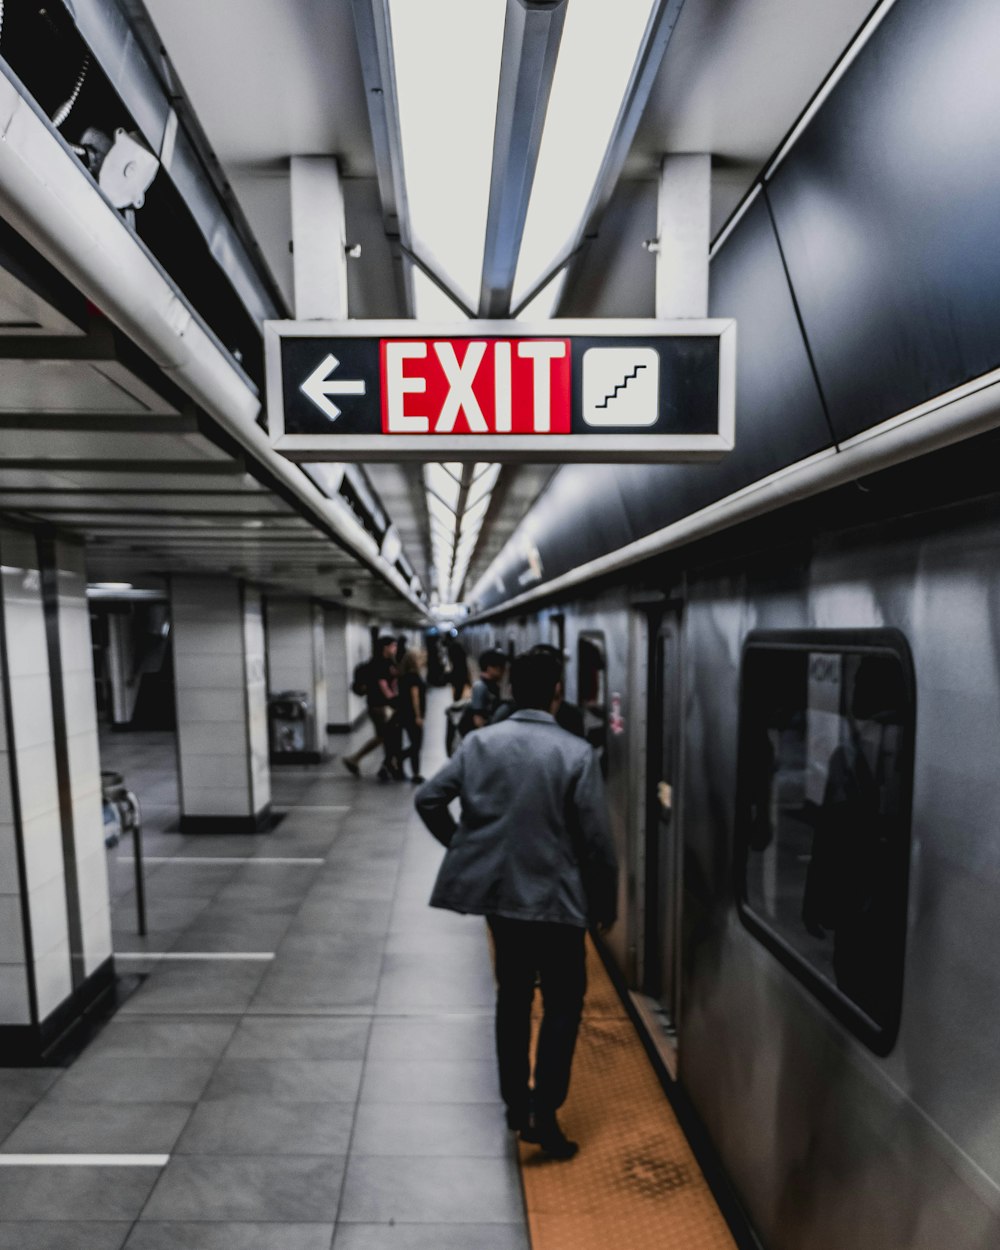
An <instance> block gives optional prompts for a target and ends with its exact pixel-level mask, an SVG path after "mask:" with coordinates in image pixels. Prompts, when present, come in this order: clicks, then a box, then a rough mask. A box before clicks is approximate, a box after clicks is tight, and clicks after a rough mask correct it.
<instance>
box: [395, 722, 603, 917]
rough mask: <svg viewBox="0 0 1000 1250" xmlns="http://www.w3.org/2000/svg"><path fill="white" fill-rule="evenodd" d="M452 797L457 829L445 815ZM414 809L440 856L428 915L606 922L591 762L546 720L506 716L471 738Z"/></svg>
mask: <svg viewBox="0 0 1000 1250" xmlns="http://www.w3.org/2000/svg"><path fill="white" fill-rule="evenodd" d="M455 798H459V799H461V804H462V810H461V819H460V820H459V822H458V824H457V825H456V823H455V820H454V819H453V818H452V815H451V813H450V812H449V811H448V804H449V803H450V802H451V801H452V799H455ZM415 802H416V807H417V811H418V812H419V813H420V816H421V818H422V819H423V821H424V823H425V824H426V825H427V827H428V829H430V831H431V833H433V834H434V836H435V837H436V838H437V839H438V841H440V842H442V843H443V844H444V845H445V846H446V847H447V848H448V853H447V855H445V858H444V863H443V864H442V865H441V871H440V872H439V873H438V878H437V882H436V883H435V886H434V892H433V894H432V895H431V906H432V907H446V908H449V909H450V910H451V911H459V912H472V913H475V914H477V915H496V916H508V917H510V918H512V919H515V920H545V921H554V922H555V923H558V924H571V925H577V926H585V925H586V924H587V923H588V920H589V921H592V922H595V923H599V924H610V923H612V922H613V920H614V918H615V909H616V901H617V881H618V879H617V866H616V863H615V852H614V847H613V845H612V842H611V831H610V827H609V821H608V808H607V800H606V798H605V794H604V782H603V780H602V778H601V770H600V766H599V764H598V760H597V756H596V754H595V752H594V751H593V749H592V748H591V747H590V746H589V745H588V744H587V743H586V742H584V741H583V740H581V739H580V738H576V737H574V736H573V735H572V734H569V733H567V732H566V731H565V730H564V729H560V728H559V726H558V725H557V724H556V722H555V720H554V719H553V717H552V716H550V715H549V713H548V712H538V711H532V710H530V709H526V710H523V711H520V712H515V713H514V714H513V715H512V716H510V717H509V718H508V719H507V720H505V721H503V722H501V723H500V724H498V725H486V726H484V727H483V728H482V729H480V730H479V731H478V732H477V733H474V734H470V735H469V736H468V737H467V738H465V739H464V740H463V742H462V745H461V746H460V747H459V749H458V751H457V752H456V753H455V754H454V755H453V756H452V758H451V759H450V760H449V761H448V763H447V764H445V766H444V767H443V768H442V769H441V770H440V772H438V773H437V774H436V776H434V777H432V778H431V779H430V780H429V781H426V782H424V784H423V785H422V786H421V787H420V789H419V790H418V791H417V795H416V800H415Z"/></svg>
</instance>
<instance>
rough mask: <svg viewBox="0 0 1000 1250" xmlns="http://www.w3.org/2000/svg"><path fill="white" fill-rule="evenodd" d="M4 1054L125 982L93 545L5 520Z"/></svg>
mask: <svg viewBox="0 0 1000 1250" xmlns="http://www.w3.org/2000/svg"><path fill="white" fill-rule="evenodd" d="M0 564H2V575H0V687H2V704H0V1063H10V1062H13V1063H18V1062H22V1063H28V1062H34V1061H36V1060H38V1059H41V1058H43V1057H44V1056H45V1055H46V1054H47V1053H48V1052H49V1051H50V1050H51V1048H52V1047H53V1046H54V1045H55V1044H56V1043H57V1042H58V1041H59V1039H60V1038H61V1037H62V1036H63V1035H64V1034H65V1033H66V1032H67V1030H69V1029H70V1028H71V1027H72V1026H73V1024H74V1022H75V1021H76V1020H78V1019H79V1018H80V1016H81V1015H82V1013H83V1012H84V1011H85V1010H86V1009H87V1008H88V1007H90V1006H92V1005H93V1003H94V1002H95V1000H96V999H97V998H99V997H100V996H101V995H102V994H105V993H107V992H108V991H109V990H110V988H111V985H112V982H113V980H114V965H113V961H112V958H111V923H110V906H109V895H108V880H107V860H106V856H105V850H104V824H103V814H102V807H101V777H100V758H99V754H98V745H97V715H96V708H95V703H94V689H93V683H94V676H93V669H92V663H91V647H90V617H89V613H88V609H87V602H86V578H85V574H84V567H83V551H82V549H81V548H76V547H73V546H69V545H65V544H62V543H57V542H51V541H47V540H46V541H44V542H43V543H41V544H39V542H38V541H36V538H35V536H34V535H33V534H31V533H28V532H25V531H20V530H15V529H11V528H5V527H0Z"/></svg>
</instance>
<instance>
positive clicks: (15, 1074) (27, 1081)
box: [0, 1068, 63, 1107]
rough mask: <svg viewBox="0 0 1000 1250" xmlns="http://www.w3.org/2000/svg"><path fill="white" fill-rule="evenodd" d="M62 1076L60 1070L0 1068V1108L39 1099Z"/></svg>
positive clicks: (61, 1070)
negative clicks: (8, 1104)
mask: <svg viewBox="0 0 1000 1250" xmlns="http://www.w3.org/2000/svg"><path fill="white" fill-rule="evenodd" d="M62 1074H63V1069H62V1068H0V1107H2V1106H3V1105H4V1103H7V1102H10V1103H14V1102H16V1103H18V1104H19V1105H20V1104H21V1103H23V1102H26V1101H29V1100H31V1101H33V1100H34V1099H36V1098H41V1096H42V1095H43V1094H44V1093H45V1091H46V1090H47V1089H49V1087H50V1086H52V1085H54V1084H55V1083H56V1081H58V1079H59V1078H60V1077H61V1076H62Z"/></svg>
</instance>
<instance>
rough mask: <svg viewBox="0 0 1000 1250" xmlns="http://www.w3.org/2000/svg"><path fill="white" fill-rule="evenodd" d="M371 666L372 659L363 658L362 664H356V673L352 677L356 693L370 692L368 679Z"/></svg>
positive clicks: (353, 688)
mask: <svg viewBox="0 0 1000 1250" xmlns="http://www.w3.org/2000/svg"><path fill="white" fill-rule="evenodd" d="M371 667H372V662H371V660H362V661H361V663H360V664H355V666H354V675H353V676H352V677H351V689H352V690H353V691H354V693H355V694H367V693H368V679H369V674H370V672H371Z"/></svg>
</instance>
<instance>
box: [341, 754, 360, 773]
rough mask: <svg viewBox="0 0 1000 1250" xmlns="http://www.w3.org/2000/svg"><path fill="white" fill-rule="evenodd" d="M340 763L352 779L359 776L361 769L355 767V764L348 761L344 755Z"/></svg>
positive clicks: (350, 760)
mask: <svg viewBox="0 0 1000 1250" xmlns="http://www.w3.org/2000/svg"><path fill="white" fill-rule="evenodd" d="M340 762H341V763H342V764H343V766H344V767H345V768H346V769H347V771H348V772H349V773H350V774H351V776H352V777H360V776H361V769H360V768H359V767H358V766H357V764H355V762H354V761H353V760H352V759H348V757H347V756H346V755H345V756H344V758H343V759H342V760H341V761H340Z"/></svg>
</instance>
